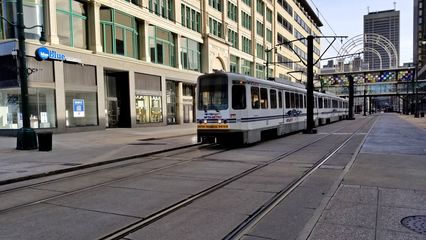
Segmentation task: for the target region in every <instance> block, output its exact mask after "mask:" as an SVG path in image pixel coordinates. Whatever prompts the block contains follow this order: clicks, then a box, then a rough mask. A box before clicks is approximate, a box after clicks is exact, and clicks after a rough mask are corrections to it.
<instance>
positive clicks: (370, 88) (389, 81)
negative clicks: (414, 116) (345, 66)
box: [316, 67, 426, 97]
mask: <svg viewBox="0 0 426 240" xmlns="http://www.w3.org/2000/svg"><path fill="white" fill-rule="evenodd" d="M350 76H352V77H353V79H354V97H365V96H367V97H377V96H401V95H413V94H416V92H417V93H419V94H426V79H424V80H418V79H416V74H415V69H414V68H413V67H410V68H396V69H386V70H369V71H355V72H334V73H321V74H319V75H318V78H317V82H319V83H320V85H317V86H316V87H317V88H318V89H319V90H322V91H326V92H331V93H334V94H336V95H338V96H341V97H348V96H349V78H350Z"/></svg>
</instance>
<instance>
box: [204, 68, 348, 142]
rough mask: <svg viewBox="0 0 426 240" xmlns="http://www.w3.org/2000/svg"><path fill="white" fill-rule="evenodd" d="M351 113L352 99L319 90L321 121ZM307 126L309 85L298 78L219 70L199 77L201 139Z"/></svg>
mask: <svg viewBox="0 0 426 240" xmlns="http://www.w3.org/2000/svg"><path fill="white" fill-rule="evenodd" d="M347 116H348V101H347V100H346V99H343V98H339V97H337V96H335V95H329V94H324V93H319V92H314V120H315V125H322V124H326V123H331V122H334V121H339V120H342V119H345V118H347ZM305 128H306V89H305V88H304V86H302V85H301V84H300V86H298V85H296V84H292V83H288V84H284V83H278V82H275V81H266V80H261V79H257V78H253V77H249V76H245V75H240V74H234V73H225V72H216V73H211V74H206V75H203V76H200V77H199V78H198V84H197V135H198V139H199V141H211V140H212V139H215V141H217V142H219V143H236V144H250V143H255V142H259V141H261V139H262V137H263V136H264V135H275V136H280V135H284V134H289V133H292V132H296V131H300V130H303V129H305Z"/></svg>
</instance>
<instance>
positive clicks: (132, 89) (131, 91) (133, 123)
mask: <svg viewBox="0 0 426 240" xmlns="http://www.w3.org/2000/svg"><path fill="white" fill-rule="evenodd" d="M129 97H130V124H131V127H132V128H133V127H136V101H135V99H136V91H135V72H133V71H129Z"/></svg>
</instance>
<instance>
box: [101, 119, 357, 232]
mask: <svg viewBox="0 0 426 240" xmlns="http://www.w3.org/2000/svg"><path fill="white" fill-rule="evenodd" d="M362 126H363V125H361V127H360V128H362ZM345 127H347V126H343V127H342V128H340V129H337V130H335V131H334V132H332V133H329V134H324V136H322V137H320V138H318V139H315V140H314V141H312V142H309V143H306V144H303V145H302V146H300V147H298V148H296V149H293V150H291V151H289V152H286V153H283V154H280V155H279V156H276V157H274V158H273V159H271V160H269V161H267V162H265V163H262V164H259V165H257V166H255V167H252V168H250V169H248V170H246V171H244V172H241V173H239V174H237V175H235V176H233V177H231V178H228V179H226V180H224V181H222V182H220V183H218V184H216V185H214V186H212V187H210V188H207V189H205V190H202V191H200V192H198V193H196V194H194V195H191V196H189V197H188V198H186V199H184V200H182V201H179V202H177V203H175V204H172V205H170V206H168V207H166V208H164V209H162V210H159V211H157V212H155V213H153V214H151V215H149V216H147V217H145V218H142V219H141V220H139V221H136V222H134V223H132V224H129V225H128V226H125V227H123V228H121V229H119V230H117V231H115V232H113V233H110V234H108V235H106V236H104V237H101V238H99V239H100V240H118V239H122V238H124V237H125V236H127V235H128V234H130V233H132V232H135V231H137V230H139V229H141V228H143V227H145V226H147V225H150V224H152V223H154V222H156V221H157V220H159V219H161V218H163V217H165V216H167V215H169V214H170V213H172V212H174V211H176V210H178V209H181V208H183V207H185V206H187V205H189V204H191V203H192V202H194V201H196V200H197V199H200V198H202V197H204V196H207V195H209V194H210V193H213V192H215V191H216V190H219V189H221V188H223V187H225V186H227V185H228V184H230V183H232V182H235V181H236V180H239V179H241V178H243V177H245V176H247V175H249V174H250V173H253V172H255V171H257V170H260V169H262V168H264V167H266V166H269V165H270V164H272V163H275V162H277V161H278V160H281V159H283V158H285V157H288V156H290V155H292V154H294V153H296V152H298V151H301V150H302V149H305V148H307V147H309V146H311V145H312V144H315V143H317V142H319V141H321V140H323V139H324V138H326V137H329V136H332V135H333V134H334V133H335V132H338V131H340V130H342V129H344V128H345ZM290 185H294V184H290Z"/></svg>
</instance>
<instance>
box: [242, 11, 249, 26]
mask: <svg viewBox="0 0 426 240" xmlns="http://www.w3.org/2000/svg"><path fill="white" fill-rule="evenodd" d="M241 21H242V25H243V27H245V28H247V29H248V30H251V16H250V15H248V14H247V13H245V12H243V11H241Z"/></svg>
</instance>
